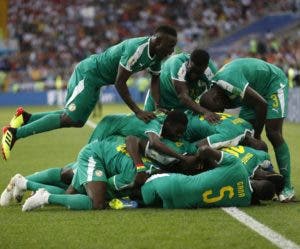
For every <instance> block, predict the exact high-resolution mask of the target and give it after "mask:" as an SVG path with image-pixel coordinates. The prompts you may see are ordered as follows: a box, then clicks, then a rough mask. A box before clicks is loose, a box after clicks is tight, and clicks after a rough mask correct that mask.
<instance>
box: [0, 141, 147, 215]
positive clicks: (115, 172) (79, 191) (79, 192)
mask: <svg viewBox="0 0 300 249" xmlns="http://www.w3.org/2000/svg"><path fill="white" fill-rule="evenodd" d="M126 146H128V144H126V145H125V138H124V137H110V138H107V139H105V140H101V141H99V140H96V141H94V142H92V143H89V144H87V145H86V146H85V147H83V149H82V150H81V151H80V152H79V154H78V158H77V161H76V165H75V166H76V170H75V174H74V177H73V179H72V183H71V185H70V186H69V187H68V189H67V190H66V193H64V189H63V188H59V187H55V186H49V185H45V184H41V183H37V182H33V181H32V180H30V177H29V179H26V178H24V177H22V176H20V175H16V176H15V177H13V178H12V180H11V182H10V183H9V185H8V187H9V186H10V185H11V186H12V188H10V189H9V188H8V187H7V188H6V190H5V191H4V192H3V193H2V195H1V205H3V204H4V205H5V204H9V202H10V200H11V199H12V197H14V198H15V197H16V196H18V195H20V194H19V193H22V192H23V191H24V190H27V189H30V190H37V189H39V190H38V191H37V192H36V194H35V195H34V196H32V197H31V198H29V199H28V200H26V202H25V203H24V206H23V209H22V210H23V211H29V210H32V209H35V208H38V207H40V206H41V205H43V204H46V203H49V204H58V205H63V206H66V207H67V208H69V209H80V210H90V209H103V208H105V200H106V199H107V198H109V195H108V194H109V193H111V191H120V190H123V189H126V188H130V187H132V186H133V184H134V180H135V176H136V174H137V171H138V170H141V167H145V166H144V164H143V165H134V163H133V161H132V159H131V157H130V156H129V154H128V153H127V151H126ZM144 163H145V164H146V163H150V164H152V162H151V161H150V160H145V161H144ZM41 187H43V188H41ZM50 193H51V194H50ZM5 195H6V196H5Z"/></svg>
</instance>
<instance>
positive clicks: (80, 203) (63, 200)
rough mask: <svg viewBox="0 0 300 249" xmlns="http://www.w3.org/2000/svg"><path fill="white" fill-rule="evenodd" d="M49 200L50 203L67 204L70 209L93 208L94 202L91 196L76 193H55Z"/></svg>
mask: <svg viewBox="0 0 300 249" xmlns="http://www.w3.org/2000/svg"><path fill="white" fill-rule="evenodd" d="M48 202H49V203H50V204H57V205H62V206H65V207H66V208H68V209H73V210H91V209H92V208H93V203H92V200H91V198H90V197H88V196H87V195H81V194H75V195H68V194H64V195H55V194H50V196H49V199H48Z"/></svg>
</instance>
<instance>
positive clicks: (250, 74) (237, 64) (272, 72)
mask: <svg viewBox="0 0 300 249" xmlns="http://www.w3.org/2000/svg"><path fill="white" fill-rule="evenodd" d="M213 81H216V83H217V84H218V85H219V86H220V87H222V88H223V89H225V90H226V91H228V92H229V93H230V97H231V98H232V99H234V98H239V99H243V98H244V94H245V90H246V87H247V86H249V87H251V88H252V89H254V90H255V91H256V92H258V93H259V94H260V95H261V96H263V97H264V98H267V97H269V96H270V95H272V94H273V93H276V92H277V90H278V89H281V88H284V87H286V86H287V83H288V82H287V78H286V76H285V74H284V72H283V71H282V70H281V69H280V68H278V67H276V66H275V65H272V64H270V63H267V62H265V61H263V60H260V59H255V58H241V59H236V60H233V61H231V62H229V63H227V64H225V65H224V66H223V67H222V68H221V69H220V70H219V71H218V72H217V73H216V75H215V76H214V77H213Z"/></svg>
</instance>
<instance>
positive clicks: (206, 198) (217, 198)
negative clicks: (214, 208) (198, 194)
mask: <svg viewBox="0 0 300 249" xmlns="http://www.w3.org/2000/svg"><path fill="white" fill-rule="evenodd" d="M225 192H228V197H229V199H231V198H233V196H234V191H233V187H231V186H225V187H223V188H221V189H220V195H219V196H215V197H211V198H210V197H209V196H210V195H212V193H213V192H212V190H211V189H210V190H207V191H205V192H204V193H203V194H202V197H203V201H204V202H205V203H215V202H217V201H220V200H222V199H223V198H224V195H225Z"/></svg>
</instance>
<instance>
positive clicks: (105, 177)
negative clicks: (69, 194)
mask: <svg viewBox="0 0 300 249" xmlns="http://www.w3.org/2000/svg"><path fill="white" fill-rule="evenodd" d="M143 162H144V165H143V166H135V165H134V163H133V160H132V158H131V157H130V155H129V154H128V153H127V150H126V145H125V138H124V137H118V136H112V137H109V138H107V139H105V140H101V141H99V140H95V141H94V142H92V143H90V144H87V145H86V146H85V147H83V149H82V150H81V151H80V153H79V155H78V158H77V161H76V163H75V164H74V166H75V168H74V171H75V174H74V177H73V180H72V186H73V187H74V188H75V189H76V190H77V191H78V192H79V193H85V187H84V185H85V184H86V183H88V182H96V181H101V182H106V183H107V184H108V188H109V189H110V190H111V191H119V190H121V189H124V188H127V187H130V186H131V184H133V182H134V179H135V175H136V173H137V172H141V171H148V172H149V173H153V172H155V171H156V170H157V169H158V166H156V165H155V164H154V163H152V162H151V161H150V160H149V159H146V158H143Z"/></svg>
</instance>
